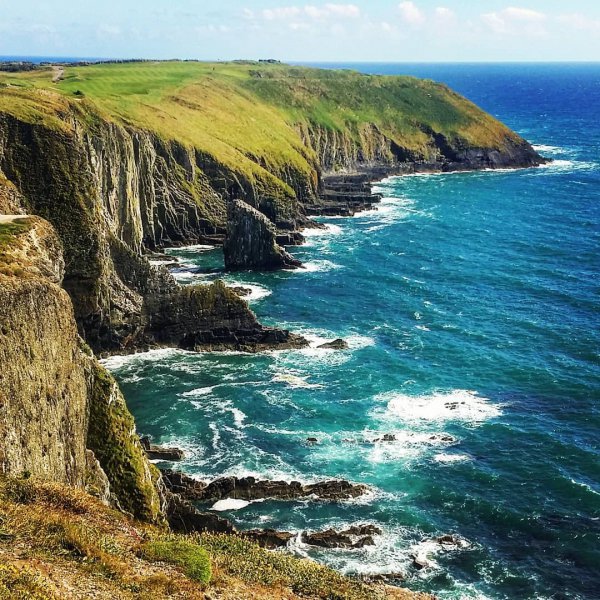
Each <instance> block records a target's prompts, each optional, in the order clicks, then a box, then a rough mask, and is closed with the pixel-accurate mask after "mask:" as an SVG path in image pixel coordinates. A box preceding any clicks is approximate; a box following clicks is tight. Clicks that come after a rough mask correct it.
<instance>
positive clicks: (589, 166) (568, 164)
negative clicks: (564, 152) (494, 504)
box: [538, 159, 599, 174]
mask: <svg viewBox="0 0 600 600" xmlns="http://www.w3.org/2000/svg"><path fill="white" fill-rule="evenodd" d="M598 168H599V164H598V163H595V162H590V161H583V160H564V159H556V160H553V161H552V162H549V163H546V164H544V165H540V166H539V167H538V169H541V170H542V172H543V173H545V174H548V173H550V174H552V173H569V172H577V171H594V170H598Z"/></svg>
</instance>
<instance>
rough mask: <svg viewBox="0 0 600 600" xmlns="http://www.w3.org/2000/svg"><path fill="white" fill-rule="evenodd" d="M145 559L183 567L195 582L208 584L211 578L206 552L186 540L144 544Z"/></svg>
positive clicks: (208, 558)
mask: <svg viewBox="0 0 600 600" xmlns="http://www.w3.org/2000/svg"><path fill="white" fill-rule="evenodd" d="M142 554H143V556H144V558H146V559H149V560H157V561H163V562H168V563H172V564H174V565H177V566H179V567H181V568H182V569H183V571H184V573H185V574H186V575H187V576H188V577H189V578H190V579H193V580H194V581H198V582H200V583H204V584H207V583H209V582H210V578H211V566H210V557H209V556H208V553H207V552H206V550H204V549H203V548H201V547H200V546H198V544H194V543H193V542H190V541H188V540H185V539H178V540H172V541H169V540H158V541H152V542H148V543H146V544H144V546H143V548H142Z"/></svg>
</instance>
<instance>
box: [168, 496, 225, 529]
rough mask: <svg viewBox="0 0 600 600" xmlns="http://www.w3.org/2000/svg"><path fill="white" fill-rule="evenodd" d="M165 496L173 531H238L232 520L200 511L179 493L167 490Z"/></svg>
mask: <svg viewBox="0 0 600 600" xmlns="http://www.w3.org/2000/svg"><path fill="white" fill-rule="evenodd" d="M165 498H166V503H165V505H166V506H165V512H166V515H167V520H168V522H169V526H170V527H171V529H172V530H173V531H178V532H181V533H193V532H202V531H209V532H212V533H235V532H236V529H235V527H234V525H233V524H232V523H231V521H229V520H227V519H223V518H222V517H218V516H217V515H215V514H213V513H205V512H200V511H199V510H198V509H197V508H195V507H194V506H193V505H192V504H191V503H190V502H188V501H187V500H185V499H184V498H182V497H181V496H179V494H173V493H170V492H167V493H166V494H165Z"/></svg>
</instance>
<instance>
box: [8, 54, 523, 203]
mask: <svg viewBox="0 0 600 600" xmlns="http://www.w3.org/2000/svg"><path fill="white" fill-rule="evenodd" d="M52 74H53V71H52V70H51V68H50V67H48V69H46V70H38V71H32V72H27V73H16V74H13V73H4V74H2V73H0V84H4V86H5V87H3V88H1V89H0V111H6V112H9V113H11V114H13V115H15V116H17V117H19V118H21V119H24V120H27V121H29V122H35V121H40V120H41V121H43V122H45V123H47V124H48V125H50V126H52V127H62V128H64V127H67V126H68V122H65V120H64V119H62V118H61V111H64V110H65V109H66V108H67V106H68V107H69V109H68V110H74V111H76V112H77V113H80V114H85V115H87V117H86V118H87V120H88V121H89V122H93V120H94V118H95V117H94V116H93V115H101V116H102V117H103V118H109V119H113V120H114V121H116V122H118V123H121V124H125V125H133V126H137V127H140V128H143V129H147V130H150V131H153V132H155V133H156V134H157V135H159V136H160V137H162V138H163V139H166V140H173V141H177V142H179V143H181V144H183V145H186V146H191V147H194V148H196V149H197V150H198V151H199V152H201V153H202V154H203V156H205V157H206V158H207V159H208V158H209V157H210V159H212V160H211V161H210V162H213V163H216V164H220V165H223V166H225V167H226V168H227V169H228V170H230V171H231V172H233V173H238V174H239V175H240V176H243V177H245V178H249V179H250V180H251V181H253V182H255V184H256V185H258V186H259V187H261V188H263V191H267V190H268V192H269V194H270V195H272V196H274V197H277V196H279V197H288V198H289V197H290V196H291V195H293V193H294V191H296V192H297V191H298V190H294V189H293V188H294V184H296V187H298V185H297V181H292V178H291V177H289V175H290V174H291V172H294V173H295V179H296V180H298V179H300V180H303V184H304V185H305V186H306V185H308V186H309V187H310V186H311V185H312V186H313V187H314V185H315V184H316V182H315V181H314V177H315V172H314V170H315V166H317V165H318V160H319V156H318V155H317V152H318V148H315V147H314V146H315V143H314V140H310V142H309V143H308V144H307V143H304V142H305V141H307V140H306V136H307V135H309V134H311V133H312V134H315V132H316V135H317V136H318V132H319V131H321V132H324V133H325V134H326V135H327V134H335V133H338V134H339V133H341V134H343V137H342V139H343V143H344V144H346V145H347V146H348V147H351V146H355V147H358V148H360V149H361V150H362V153H363V155H364V157H363V158H365V159H369V158H372V159H377V158H378V159H388V160H389V159H391V156H388V157H386V156H383V154H382V151H381V149H379V148H377V146H378V145H379V144H381V141H382V139H385V140H387V141H388V142H390V143H391V144H392V146H394V147H395V148H397V150H398V156H399V157H401V158H406V159H409V160H411V159H412V160H426V161H427V160H432V159H433V158H434V157H435V156H436V155H437V154H439V151H440V149H439V141H440V137H439V136H442V137H443V138H444V140H446V141H447V144H448V145H449V146H453V147H455V148H457V149H458V148H463V147H467V146H470V147H477V148H488V149H490V148H494V149H497V150H502V149H503V148H505V147H506V145H507V144H511V143H519V142H520V141H522V140H520V138H519V137H518V136H517V135H516V134H514V133H513V132H511V131H510V130H509V129H508V128H507V127H506V126H504V125H502V124H501V123H499V122H498V121H497V120H496V119H494V118H492V117H491V116H490V115H488V114H487V113H485V112H483V111H482V110H481V109H479V108H478V107H476V106H475V105H474V104H472V103H471V102H469V101H468V100H466V99H464V98H463V97H461V96H460V95H458V94H456V93H455V92H453V91H452V90H450V89H449V88H448V87H447V86H445V85H441V84H438V83H435V82H432V81H425V80H419V79H416V78H413V77H396V76H393V77H391V76H387V77H383V76H371V75H363V74H360V73H357V72H352V71H328V70H321V69H310V68H302V67H290V66H286V65H277V64H273V65H267V64H260V65H259V64H252V63H250V64H248V63H244V64H239V63H199V62H177V61H172V62H161V63H152V62H140V63H125V64H100V65H90V66H75V67H66V68H65V73H64V78H63V79H62V80H61V81H60V82H58V83H53V82H52ZM49 90H52V92H50V91H49ZM92 108H93V110H92ZM299 132H300V133H302V134H303V135H299ZM380 136H382V137H380ZM436 136H437V138H436ZM303 137H304V138H305V139H303ZM445 143H446V142H445ZM369 155H370V156H369ZM331 166H332V167H335V165H331Z"/></svg>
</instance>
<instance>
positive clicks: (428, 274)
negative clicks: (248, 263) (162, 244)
mask: <svg viewBox="0 0 600 600" xmlns="http://www.w3.org/2000/svg"><path fill="white" fill-rule="evenodd" d="M357 67H358V68H362V69H365V70H370V71H372V72H407V73H410V74H416V75H422V76H427V77H432V78H435V79H438V80H443V81H446V82H447V83H449V84H450V85H451V86H453V87H454V88H455V89H457V90H458V91H459V92H462V93H464V94H466V95H467V96H468V97H470V98H471V99H472V100H474V101H475V102H478V103H480V104H481V105H483V106H484V107H485V108H487V109H488V110H490V111H491V112H493V113H494V114H496V115H497V116H499V117H500V118H502V119H503V120H504V121H505V122H507V123H508V124H509V125H510V126H512V127H513V128H515V129H516V130H517V131H519V132H520V133H522V134H523V135H525V136H526V137H527V138H528V139H530V140H531V141H532V142H533V143H535V144H538V145H539V148H540V151H541V152H542V153H543V154H545V155H547V156H550V157H553V158H554V159H555V162H554V163H553V164H552V165H550V166H547V167H544V168H540V169H531V170H521V171H512V172H483V173H468V174H447V175H428V176H415V177H405V178H402V179H390V180H387V181H385V182H382V183H381V184H380V185H379V186H378V191H380V192H381V193H382V194H383V195H384V197H385V200H384V201H383V202H382V203H381V205H380V206H379V207H378V209H377V210H374V211H370V212H368V213H363V214H361V215H359V216H357V217H354V218H348V219H342V218H339V219H338V218H336V219H327V220H324V222H325V223H326V224H327V229H326V230H324V231H318V230H313V231H310V232H308V234H309V236H308V238H307V239H308V243H307V244H306V245H305V246H303V247H300V248H293V249H291V251H292V252H293V253H294V254H295V255H296V256H297V257H298V258H300V259H301V260H303V261H304V262H305V264H306V265H307V267H308V268H307V269H306V270H305V271H297V272H282V273H274V274H253V273H247V274H236V275H226V276H225V279H226V281H229V282H232V283H234V282H238V283H239V282H243V283H246V284H252V285H253V286H254V287H253V290H254V291H253V297H252V298H253V299H252V300H251V305H252V307H253V309H254V310H255V311H256V313H257V314H258V315H259V317H260V318H261V319H262V320H263V321H264V322H267V323H271V324H277V325H280V326H286V327H289V328H290V329H293V330H295V331H299V332H302V333H304V334H306V335H309V336H311V339H313V340H314V344H313V346H316V345H317V344H318V341H319V340H320V339H331V338H336V337H344V338H346V339H347V340H348V341H349V343H350V350H348V351H343V352H336V351H326V350H319V349H316V348H315V347H313V348H310V349H307V350H302V351H288V352H274V353H268V354H263V355H256V356H249V355H242V354H235V353H225V354H224V353H215V354H192V353H184V352H180V351H176V350H161V351H155V352H151V353H149V354H145V355H138V356H135V357H124V358H123V357H115V358H112V359H109V361H108V365H109V366H110V367H111V368H112V369H113V370H114V372H115V374H116V376H117V377H118V379H119V381H120V382H121V384H122V386H123V390H124V392H125V394H126V397H127V400H128V403H129V405H130V407H131V409H132V411H133V412H134V414H135V416H136V419H137V423H138V428H139V430H140V431H141V432H143V433H148V434H151V435H152V436H153V437H154V439H155V440H156V441H157V442H159V443H165V444H171V443H173V444H176V445H179V446H181V447H183V448H184V449H185V450H186V452H187V458H186V460H185V461H184V463H183V465H182V467H183V468H184V470H186V471H187V472H190V473H194V474H197V475H198V476H203V477H207V478H208V477H214V476H217V475H222V474H224V473H225V474H237V475H242V474H254V475H258V476H261V477H269V478H272V477H281V478H286V479H290V478H297V479H301V480H306V481H313V480H315V479H320V478H324V477H344V478H348V479H351V480H354V481H361V482H366V483H368V484H370V485H372V486H373V490H374V491H373V493H372V494H371V495H369V496H367V497H366V498H362V499H359V500H358V501H352V502H347V503H342V504H341V505H340V504H320V503H314V502H292V503H287V502H286V503H277V502H263V503H253V504H250V505H249V506H247V507H245V508H242V509H240V510H237V511H229V512H225V513H223V514H225V515H226V516H228V517H229V518H231V519H233V520H234V521H235V522H236V523H237V524H238V526H239V527H241V528H245V527H255V526H257V525H258V526H265V527H267V526H268V527H274V528H279V529H286V530H294V531H295V530H301V529H311V530H316V529H322V528H326V527H329V526H334V527H341V526H343V525H347V524H351V523H358V522H372V523H377V524H379V525H380V526H381V527H382V529H384V531H385V533H384V535H383V536H381V537H380V538H379V539H378V541H377V545H376V546H375V547H373V548H366V549H362V550H355V551H343V550H336V551H329V552H317V551H314V550H311V549H309V548H308V547H306V546H303V545H302V544H301V543H299V542H295V543H294V544H293V550H294V551H296V552H298V553H299V554H303V555H309V556H312V557H313V558H317V559H319V560H323V561H325V562H327V563H328V564H331V565H333V566H335V567H337V568H339V569H341V570H343V571H345V572H349V573H353V572H367V573H377V572H391V571H393V572H397V571H404V572H405V573H406V575H407V577H408V585H409V586H410V587H412V588H413V589H421V590H427V591H432V592H435V593H437V594H438V595H439V597H440V598H444V599H450V598H493V599H499V598H550V597H552V598H597V597H598V589H600V580H599V576H598V565H599V564H600V550H599V549H600V544H599V542H600V461H599V460H598V458H599V453H598V442H599V436H598V431H599V425H600V412H599V409H598V398H599V396H600V394H599V392H600V367H599V348H600V345H599V341H600V333H599V317H598V271H599V266H600V265H599V258H598V241H599V237H600V228H599V216H600V214H599V213H600V208H599V207H600V66H597V65H591V66H590V65H588V66H583V65H581V66H570V67H565V66H531V65H530V66H502V65H497V66H494V67H482V66H476V65H472V66H464V65H463V66H460V67H459V66H452V65H444V66H441V65H437V66H436V65H428V66H425V65H413V66H407V65H396V66H391V65H371V66H365V65H357ZM172 253H173V254H174V255H177V256H179V257H180V258H181V259H182V261H183V267H182V269H181V271H180V272H179V273H178V274H177V276H178V277H179V278H180V280H181V281H182V282H184V283H186V282H201V281H206V280H210V279H212V278H215V277H223V276H224V275H223V273H222V272H220V271H221V269H222V258H221V256H220V252H219V251H216V250H207V249H204V248H192V249H186V250H177V251H172ZM386 433H390V434H394V435H395V436H396V441H395V442H375V441H374V440H376V439H377V438H379V437H381V436H382V435H383V434H386ZM440 434H448V435H449V436H452V437H451V438H448V437H444V439H442V437H443V436H442V437H440ZM309 436H310V437H316V438H318V440H319V443H318V444H316V445H314V446H310V445H307V444H306V438H307V437H309ZM444 533H454V534H457V535H459V536H461V537H462V538H463V539H464V540H465V545H464V547H462V548H460V549H454V550H441V549H440V548H439V547H438V546H436V545H435V544H431V543H428V542H427V540H428V539H429V538H431V537H432V536H435V535H440V534H444ZM413 553H416V554H418V555H421V556H426V557H427V558H428V560H429V561H430V566H429V567H428V568H426V569H424V570H423V571H420V572H417V571H415V570H414V569H413V568H412V566H411V562H412V561H411V558H410V555H411V554H413Z"/></svg>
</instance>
